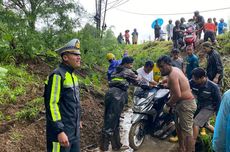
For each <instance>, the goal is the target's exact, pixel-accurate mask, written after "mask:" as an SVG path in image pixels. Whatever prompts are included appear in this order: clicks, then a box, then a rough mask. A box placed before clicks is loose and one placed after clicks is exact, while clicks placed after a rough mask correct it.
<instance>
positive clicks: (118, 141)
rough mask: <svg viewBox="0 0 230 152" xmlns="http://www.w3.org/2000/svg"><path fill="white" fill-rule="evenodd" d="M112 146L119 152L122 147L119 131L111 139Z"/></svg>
mask: <svg viewBox="0 0 230 152" xmlns="http://www.w3.org/2000/svg"><path fill="white" fill-rule="evenodd" d="M111 144H112V149H113V150H115V151H116V150H119V149H120V148H121V146H122V144H121V138H120V132H119V129H116V130H115V131H114V134H113V136H112V137H111Z"/></svg>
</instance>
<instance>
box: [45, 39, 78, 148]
mask: <svg viewBox="0 0 230 152" xmlns="http://www.w3.org/2000/svg"><path fill="white" fill-rule="evenodd" d="M79 49H80V41H79V40H78V39H73V40H71V41H70V42H69V43H67V44H66V45H65V46H64V47H62V48H60V49H58V50H56V51H57V52H58V53H59V54H60V55H61V57H62V63H61V64H60V65H59V67H58V68H56V69H55V70H54V71H53V72H52V73H51V74H50V75H49V77H48V79H47V81H46V83H45V92H44V99H45V109H46V137H47V152H80V126H81V123H80V109H81V108H80V99H79V94H80V93H79V86H78V78H77V76H76V74H75V73H74V70H75V69H77V68H79V67H80V62H81V56H80V54H81V53H80V50H79Z"/></svg>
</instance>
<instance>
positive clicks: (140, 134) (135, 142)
mask: <svg viewBox="0 0 230 152" xmlns="http://www.w3.org/2000/svg"><path fill="white" fill-rule="evenodd" d="M144 128H145V124H144V122H137V123H135V124H133V125H132V126H131V128H130V131H129V146H130V147H131V148H132V149H134V150H137V149H139V148H140V147H141V145H142V144H143V142H144V139H145V130H144Z"/></svg>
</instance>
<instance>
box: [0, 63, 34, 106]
mask: <svg viewBox="0 0 230 152" xmlns="http://www.w3.org/2000/svg"><path fill="white" fill-rule="evenodd" d="M0 67H3V68H6V69H7V70H8V72H7V73H6V76H4V77H1V78H0V81H1V83H0V105H1V104H6V103H16V102H17V97H18V96H21V95H24V94H25V93H26V86H28V85H29V84H33V83H35V82H36V81H35V78H34V76H33V75H30V74H28V73H27V71H26V70H25V69H26V65H24V66H21V67H16V66H15V65H1V64H0Z"/></svg>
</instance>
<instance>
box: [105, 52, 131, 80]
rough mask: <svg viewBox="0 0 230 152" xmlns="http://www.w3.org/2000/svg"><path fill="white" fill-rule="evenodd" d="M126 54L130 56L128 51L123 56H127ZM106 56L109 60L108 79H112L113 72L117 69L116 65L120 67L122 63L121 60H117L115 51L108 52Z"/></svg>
mask: <svg viewBox="0 0 230 152" xmlns="http://www.w3.org/2000/svg"><path fill="white" fill-rule="evenodd" d="M126 56H128V55H127V51H125V53H124V55H123V57H126ZM106 58H107V60H108V61H109V68H108V72H107V77H108V81H110V80H111V75H112V73H113V72H114V71H115V70H116V67H118V66H119V65H120V64H121V60H116V59H115V55H114V54H113V53H108V54H107V55H106Z"/></svg>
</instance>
